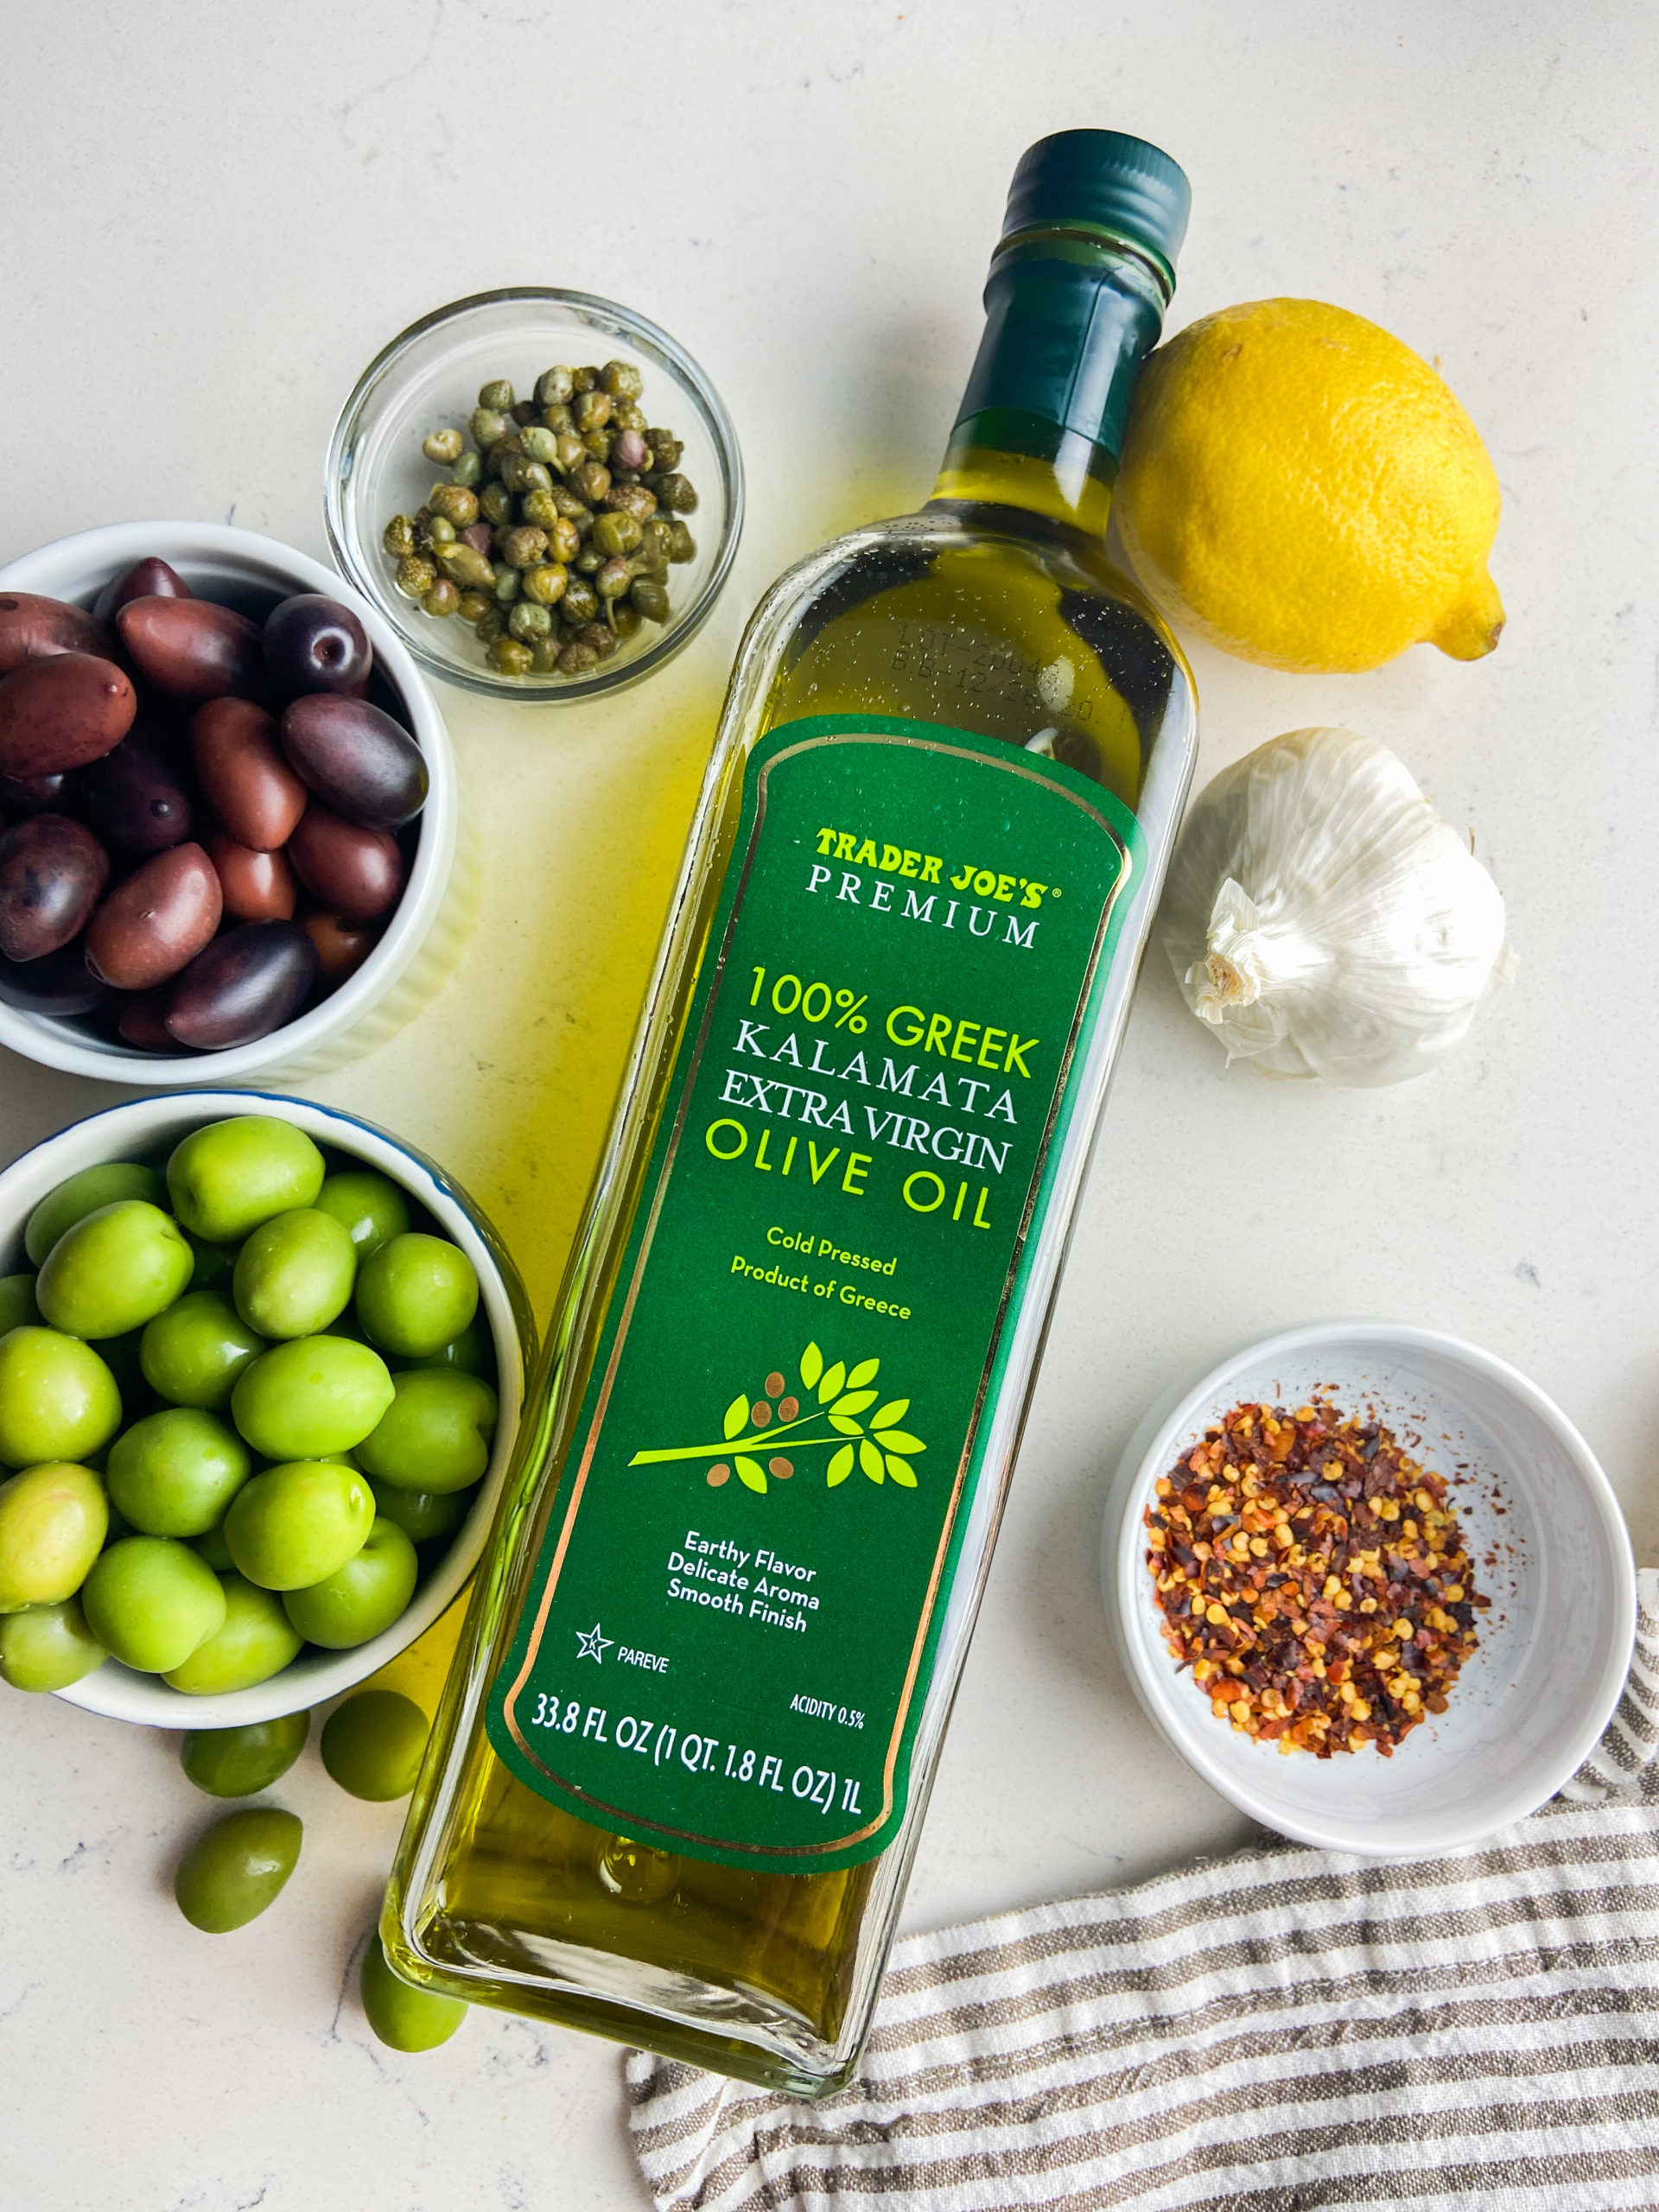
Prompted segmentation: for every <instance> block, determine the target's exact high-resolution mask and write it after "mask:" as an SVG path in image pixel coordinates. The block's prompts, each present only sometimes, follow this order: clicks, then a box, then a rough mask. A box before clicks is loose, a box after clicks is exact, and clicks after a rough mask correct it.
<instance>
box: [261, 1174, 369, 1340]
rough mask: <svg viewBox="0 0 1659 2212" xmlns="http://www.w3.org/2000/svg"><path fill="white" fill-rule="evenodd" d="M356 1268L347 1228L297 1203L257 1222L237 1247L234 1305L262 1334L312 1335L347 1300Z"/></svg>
mask: <svg viewBox="0 0 1659 2212" xmlns="http://www.w3.org/2000/svg"><path fill="white" fill-rule="evenodd" d="M319 1195H321V1194H319ZM356 1272H357V1255H356V1251H355V1249H354V1248H353V1243H352V1239H351V1236H350V1233H349V1232H348V1231H347V1230H345V1229H342V1228H341V1226H340V1223H339V1222H338V1221H336V1220H335V1219H334V1217H333V1216H332V1215H330V1214H327V1213H324V1212H323V1211H321V1209H320V1208H318V1207H315V1206H296V1207H295V1208H293V1209H292V1210H291V1211H289V1212H287V1213H279V1214H277V1215H276V1216H274V1217H273V1218H272V1219H271V1220H270V1221H265V1222H261V1223H260V1224H259V1226H258V1228H257V1229H256V1230H252V1231H251V1233H250V1235H249V1236H248V1239H247V1242H246V1243H245V1244H244V1245H243V1247H242V1249H241V1250H240V1252H238V1255H237V1259H236V1272H235V1274H234V1275H233V1277H232V1295H233V1296H234V1298H235V1300H236V1310H237V1312H238V1313H239V1314H240V1315H241V1317H242V1319H243V1320H244V1321H245V1322H246V1324H247V1325H248V1326H249V1328H251V1329H255V1330H257V1332H258V1333H259V1334H260V1335H261V1336H262V1337H268V1338H277V1339H281V1340H286V1339H289V1338H295V1337H309V1336H315V1334H316V1333H317V1332H318V1331H320V1330H322V1329H326V1328H327V1326H328V1324H329V1323H330V1322H331V1321H332V1320H334V1318H335V1317H336V1315H337V1314H339V1313H341V1312H342V1311H343V1309H344V1308H345V1306H346V1304H347V1303H348V1301H349V1300H350V1298H351V1295H352V1281H353V1276H354V1275H355V1274H356Z"/></svg>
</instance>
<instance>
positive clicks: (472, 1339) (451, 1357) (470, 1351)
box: [411, 1311, 495, 1383]
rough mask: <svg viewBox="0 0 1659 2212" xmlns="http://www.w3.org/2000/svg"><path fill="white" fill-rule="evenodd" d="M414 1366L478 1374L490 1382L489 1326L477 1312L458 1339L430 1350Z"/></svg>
mask: <svg viewBox="0 0 1659 2212" xmlns="http://www.w3.org/2000/svg"><path fill="white" fill-rule="evenodd" d="M411 1364H412V1365H414V1366H416V1367H454V1368H459V1370H461V1373H462V1374H463V1375H481V1376H483V1377H484V1380H485V1381H486V1383H487V1382H490V1381H491V1380H492V1379H493V1376H494V1374H495V1340H494V1338H493V1337H492V1336H491V1334H490V1325H489V1322H488V1320H487V1319H486V1317H485V1315H484V1313H482V1312H481V1311H480V1312H479V1313H474V1316H473V1318H472V1319H471V1320H470V1321H469V1322H468V1323H467V1326H466V1327H465V1328H464V1329H463V1330H462V1331H461V1334H460V1335H459V1336H458V1337H452V1338H450V1339H449V1342H448V1344H440V1345H439V1347H438V1349H437V1350H436V1351H429V1352H428V1353H427V1354H426V1356H425V1357H424V1358H423V1359H417V1360H415V1361H413V1362H412V1363H411Z"/></svg>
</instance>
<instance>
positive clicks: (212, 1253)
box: [184, 1229, 237, 1293]
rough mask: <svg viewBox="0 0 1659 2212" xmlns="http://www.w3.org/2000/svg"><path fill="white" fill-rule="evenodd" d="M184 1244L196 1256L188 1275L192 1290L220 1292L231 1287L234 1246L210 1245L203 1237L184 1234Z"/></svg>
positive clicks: (188, 1231)
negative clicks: (186, 1244)
mask: <svg viewBox="0 0 1659 2212" xmlns="http://www.w3.org/2000/svg"><path fill="white" fill-rule="evenodd" d="M184 1236H185V1242H186V1243H188V1245H189V1247H190V1249H191V1250H192V1251H193V1252H194V1254H195V1255H196V1264H195V1266H194V1268H192V1270H191V1274H190V1288H191V1289H192V1290H222V1291H225V1292H226V1293H228V1292H229V1290H230V1287H231V1275H232V1272H233V1270H234V1268H235V1267H236V1249H237V1248H236V1246H235V1245H234V1244H210V1243H208V1242H207V1238H206V1237H205V1236H194V1235H193V1234H192V1233H191V1231H190V1230H188V1229H187V1230H185V1232H184Z"/></svg>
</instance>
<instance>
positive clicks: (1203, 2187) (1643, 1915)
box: [628, 1570, 1659, 2212]
mask: <svg viewBox="0 0 1659 2212" xmlns="http://www.w3.org/2000/svg"><path fill="white" fill-rule="evenodd" d="M1641 1601H1642V1602H1641V1612H1640V1618H1639V1623H1638V1628H1637V1655H1636V1662H1635V1665H1634V1667H1633V1669H1632V1671H1631V1675H1630V1682H1629V1686H1628V1688H1626V1691H1625V1694H1624V1699H1623V1701H1622V1702H1621V1704H1620V1705H1619V1707H1618V1712H1617V1713H1616V1714H1615V1715H1614V1718H1613V1719H1612V1721H1611V1724H1610V1726H1609V1727H1608V1729H1607V1732H1606V1733H1605V1736H1604V1737H1603V1738H1602V1740H1601V1742H1600V1744H1599V1746H1598V1747H1597V1750H1596V1751H1595V1752H1594V1754H1593V1755H1592V1758H1590V1759H1589V1760H1588V1761H1587V1762H1586V1764H1585V1765H1584V1766H1583V1767H1581V1768H1580V1770H1579V1772H1578V1773H1577V1774H1576V1775H1575V1776H1574V1777H1573V1780H1572V1781H1571V1782H1570V1783H1568V1784H1567V1787H1566V1789H1564V1790H1563V1791H1562V1792H1561V1794H1560V1796H1558V1797H1556V1798H1554V1799H1552V1800H1551V1802H1549V1803H1548V1805H1546V1806H1545V1807H1544V1808H1543V1809H1542V1810H1541V1811H1540V1812H1538V1813H1535V1814H1534V1815H1533V1816H1532V1817H1531V1819H1529V1820H1527V1821H1521V1822H1519V1823H1518V1824H1517V1825H1516V1827H1511V1828H1508V1829H1506V1830H1504V1832H1503V1834H1500V1835H1498V1836H1497V1837H1495V1838H1494V1839H1493V1840H1492V1841H1491V1843H1489V1844H1487V1845H1486V1846H1485V1847H1484V1848H1482V1849H1479V1850H1476V1851H1470V1852H1465V1853H1459V1854H1458V1855H1456V1856H1454V1857H1452V1858H1450V1859H1432V1860H1420V1861H1414V1862H1412V1863H1409V1864H1395V1865H1379V1864H1377V1863H1376V1862H1375V1861H1370V1860H1365V1859H1357V1858H1354V1857H1352V1856H1351V1855H1350V1854H1348V1853H1340V1852H1331V1851H1311V1850H1306V1849H1303V1848H1301V1847H1297V1846H1294V1845H1287V1846H1280V1847H1274V1848H1268V1849H1252V1850H1250V1851H1248V1852H1244V1853H1241V1854H1239V1855H1238V1856H1236V1857H1235V1858H1230V1859H1217V1860H1212V1861H1211V1862H1209V1863H1207V1864H1205V1865H1201V1866H1195V1867H1192V1868H1191V1869H1190V1870H1189V1871H1188V1872H1185V1873H1179V1874H1169V1875H1165V1876H1163V1877H1162V1878H1160V1879H1159V1880H1156V1881H1152V1882H1146V1883H1143V1884H1142V1885H1141V1886H1140V1887H1139V1888H1136V1889H1132V1890H1127V1891H1119V1892H1117V1893H1115V1894H1111V1893H1109V1894H1107V1895H1105V1896H1102V1897H1080V1898H1077V1899H1074V1900H1073V1901H1071V1903H1069V1904H1052V1905H1044V1906H1040V1907H1039V1908H1038V1909H1037V1910H1033V1911H1028V1912H1014V1913H1007V1914H1004V1915H1002V1916H999V1917H998V1918H996V1919H993V1920H981V1921H976V1922H975V1923H973V1924H972V1925H970V1926H968V1927H963V1928H950V1929H944V1931H943V1932H942V1933H939V1934H937V1935H931V1936H906V1937H905V1938H904V1939H902V1940H901V1941H900V1942H899V1943H897V1944H896V1945H895V1946H894V1948H893V1956H892V1960H891V1962H890V1964H889V1967H888V1971H887V1979H886V1980H885V1982H884V1983H883V1986H882V1993H881V2000H880V2005H879V2006H878V2008H877V2012H876V2015H875V2027H874V2032H873V2034H872V2035H871V2037H870V2041H869V2046H868V2050H867V2052H866V2054H865V2057H864V2062H863V2066H862V2069H861V2073H860V2075H859V2076H858V2078H857V2080H856V2081H855V2082H854V2083H853V2084H852V2085H851V2087H850V2088H847V2089H845V2090H843V2091H842V2092H841V2093H840V2094H838V2095H836V2096H834V2097H831V2098H829V2099H827V2100H826V2101H824V2102H823V2103H821V2104H817V2105H809V2104H804V2103H797V2102H791V2101H789V2100H787V2099H785V2098H783V2097H779V2096H772V2095H769V2094H764V2093H761V2092H760V2091H757V2090H754V2089H750V2088H744V2087H741V2085H739V2084H738V2083H735V2082H728V2081H726V2080H723V2079H721V2078H720V2077H718V2076H716V2075H712V2074H705V2073H702V2072H700V2071H698V2070H697V2069H694V2068H692V2067H689V2066H683V2065H679V2064H676V2063H672V2062H671V2061H669V2060H667V2059H662V2058H655V2057H652V2056H647V2055H645V2054H644V2053H640V2052H635V2053H633V2054H632V2055H631V2056H630V2057H629V2060H628V2088H629V2094H630V2098H631V2102H632V2128H633V2142H634V2147H635V2150H636V2152H637V2153H638V2156H639V2163H640V2165H641V2167H642V2168H643V2170H644V2172H645V2179H646V2182H647V2183H648V2184H649V2186H650V2188H651V2190H652V2195H653V2196H654V2197H655V2198H656V2200H657V2202H658V2205H659V2206H660V2207H662V2208H663V2212H669V2208H671V2207H674V2208H678V2207H690V2206H695V2207H697V2208H699V2212H704V2209H705V2208H706V2212H716V2208H719V2212H725V2208H731V2212H737V2208H740V2207H749V2206H754V2207H761V2206H764V2207H766V2212H792V2208H800V2212H818V2209H819V2208H828V2207H829V2206H832V2205H841V2204H842V2203H843V2202H844V2201H845V2200H848V2199H852V2200H855V2201H860V2202H869V2201H872V2200H874V2198H875V2197H877V2196H886V2197H887V2199H888V2202H889V2203H890V2205H891V2206H892V2207H893V2212H900V2208H914V2209H915V2212H922V2208H926V2212H997V2208H1001V2207H1003V2206H1015V2205H1018V2206H1033V2207H1044V2208H1049V2207H1054V2208H1058V2207H1060V2206H1065V2207H1066V2208H1068V2212H1093V2208H1096V2207H1098V2208H1101V2212H1106V2208H1109V2207H1116V2206H1124V2207H1128V2208H1132V2212H1175V2208H1177V2207H1179V2208H1182V2209H1183V2212H1197V2208H1204V2212H1223V2208H1224V2209H1225V2212H1312V2208H1314V2207H1319V2208H1327V2207H1338V2206H1344V2205H1371V2206H1376V2205H1395V2204H1398V2205H1408V2206H1410V2207H1411V2208H1413V2212H1433V2208H1436V2207H1440V2206H1445V2207H1448V2208H1450V2207H1454V2206H1455V2207H1459V2208H1461V2212H1471V2208H1474V2207H1480V2208H1483V2212H1484V2209H1485V2208H1493V2212H1510V2208H1516V2212H1519V2208H1521V2207H1526V2208H1528V2212H1560V2209H1561V2208H1573V2212H1577V2208H1581V2207H1582V2208H1586V2212H1587V2208H1591V2207H1594V2208H1597V2212H1637V2208H1638V2207H1643V2208H1649V2207H1653V2206H1656V2205H1659V1758H1656V1745H1659V1573H1656V1572H1654V1571H1652V1570H1648V1571H1646V1572H1644V1573H1643V1575H1642V1577H1641Z"/></svg>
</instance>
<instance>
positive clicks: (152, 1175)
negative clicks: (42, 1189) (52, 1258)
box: [23, 1160, 166, 1334]
mask: <svg viewBox="0 0 1659 2212" xmlns="http://www.w3.org/2000/svg"><path fill="white" fill-rule="evenodd" d="M165 1196H166V1185H164V1184H163V1183H162V1179H161V1177H160V1176H159V1175H158V1174H157V1173H156V1171H155V1169H154V1168H152V1167H140V1166H137V1164H136V1163H135V1162H133V1161H131V1160H106V1161H105V1162H104V1163H102V1164H101V1165H100V1166H96V1167H83V1168H82V1169H81V1170H80V1172H79V1174H77V1175H72V1176H70V1178H69V1179H68V1180H67V1182H65V1183H60V1184H59V1185H58V1186H57V1188H56V1189H55V1190H54V1191H48V1192H47V1195H46V1196H45V1198H42V1199H41V1202H40V1204H39V1205H37V1206H36V1207H35V1211H34V1212H33V1213H32V1214H30V1216H29V1226H28V1227H27V1228H26V1229H25V1230H24V1231H23V1249H24V1250H25V1251H26V1252H27V1253H28V1255H29V1260H30V1262H32V1264H33V1265H34V1266H35V1267H37V1268H38V1267H39V1266H40V1265H41V1262H43V1261H44V1259H45V1258H46V1255H47V1254H48V1252H49V1251H50V1250H51V1249H52V1247H53V1246H54V1244H55V1243H57V1241H58V1239H59V1237H60V1236H62V1235H63V1232H64V1231H65V1230H66V1229H73V1227H74V1225H75V1224H76V1223H77V1222H78V1221H84V1220H85V1219H86V1216H87V1215H88V1214H89V1213H97V1212H98V1211H99V1209H100V1207H103V1206H107V1205H114V1203H115V1201H116V1200H117V1199H118V1198H143V1199H144V1200H145V1201H146V1202H147V1203H148V1204H149V1205H160V1204H161V1202H162V1199H163V1198H165ZM109 1333H111V1332H108V1331H106V1332H105V1334H109Z"/></svg>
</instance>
